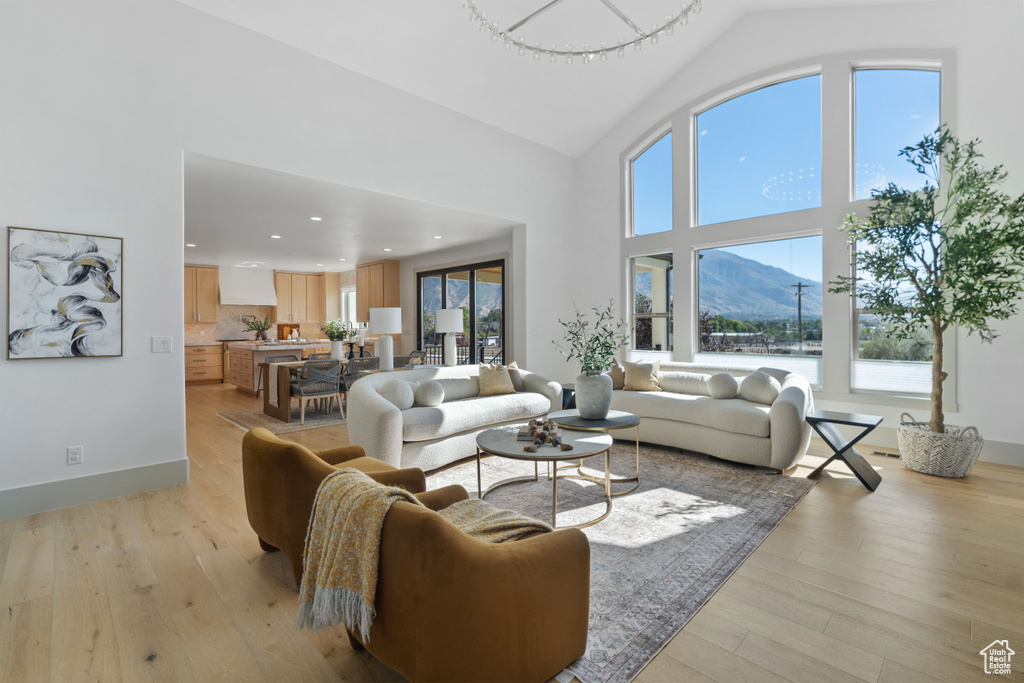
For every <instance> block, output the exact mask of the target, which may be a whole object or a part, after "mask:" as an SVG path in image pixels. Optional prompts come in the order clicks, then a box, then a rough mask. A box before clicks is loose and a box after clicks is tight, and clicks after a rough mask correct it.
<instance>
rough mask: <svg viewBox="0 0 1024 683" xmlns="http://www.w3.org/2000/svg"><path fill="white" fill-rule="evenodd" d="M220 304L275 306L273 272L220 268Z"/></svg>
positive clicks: (257, 269) (260, 269)
mask: <svg viewBox="0 0 1024 683" xmlns="http://www.w3.org/2000/svg"><path fill="white" fill-rule="evenodd" d="M220 303H221V304H222V305H227V306H232V305H233V306H276V305H277V292H276V291H275V290H274V271H273V270H265V269H263V268H235V267H229V268H225V267H221V268H220Z"/></svg>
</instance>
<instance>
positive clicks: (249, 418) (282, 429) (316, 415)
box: [217, 406, 345, 434]
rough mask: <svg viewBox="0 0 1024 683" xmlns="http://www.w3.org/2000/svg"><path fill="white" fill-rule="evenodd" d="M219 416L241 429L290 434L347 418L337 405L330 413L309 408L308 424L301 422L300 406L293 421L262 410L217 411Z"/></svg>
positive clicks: (294, 414)
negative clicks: (342, 414) (258, 429)
mask: <svg viewBox="0 0 1024 683" xmlns="http://www.w3.org/2000/svg"><path fill="white" fill-rule="evenodd" d="M217 417H221V418H224V419H225V420H227V421H228V422H230V423H231V424H233V425H235V426H236V427H238V428H239V429H243V430H245V431H249V430H250V429H252V428H253V427H263V428H265V429H269V430H270V431H271V432H273V433H274V434H288V433H290V432H301V431H303V430H305V429H320V428H321V427H336V426H337V425H343V424H345V419H344V418H342V417H340V416H339V415H338V408H337V406H335V408H334V410H333V411H331V413H330V414H327V413H322V412H320V411H318V410H312V409H309V408H307V410H306V424H299V408H298V406H295V407H294V408H292V421H291V422H282V421H281V420H278V419H276V418H273V417H270V416H269V415H267V414H266V413H264V412H263V411H262V410H258V409H251V410H232V411H229V412H226V413H217Z"/></svg>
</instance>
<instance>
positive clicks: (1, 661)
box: [0, 595, 53, 683]
mask: <svg viewBox="0 0 1024 683" xmlns="http://www.w3.org/2000/svg"><path fill="white" fill-rule="evenodd" d="M51 602H52V601H51V598H50V596H49V595H46V596H43V597H38V598H35V599H33V600H26V601H23V602H20V603H17V604H8V605H5V606H4V612H3V614H2V615H0V681H19V682H24V683H32V682H34V681H38V682H39V683H45V682H46V681H49V680H50V647H51V644H50V622H51V619H52V618H53V605H52V604H51Z"/></svg>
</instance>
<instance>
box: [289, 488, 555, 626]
mask: <svg viewBox="0 0 1024 683" xmlns="http://www.w3.org/2000/svg"><path fill="white" fill-rule="evenodd" d="M399 500H404V501H406V502H408V503H412V504H413V505H422V503H420V502H419V501H418V500H417V499H416V497H415V496H413V495H412V494H411V493H409V492H408V491H406V490H405V489H401V488H397V487H391V486H383V485H381V484H378V483H377V482H375V481H374V480H372V479H370V478H369V477H368V476H366V475H365V474H364V473H362V472H360V471H359V470H354V469H346V468H343V469H339V470H338V471H337V472H332V473H331V474H330V475H328V476H327V477H326V478H325V479H324V480H323V481H322V482H321V483H320V488H319V489H318V490H317V493H316V500H315V501H314V503H313V514H312V516H311V517H310V520H309V529H308V531H307V532H306V548H305V551H304V553H303V574H302V586H301V587H300V588H299V616H298V619H297V620H296V626H297V627H298V628H311V629H313V630H314V631H319V630H320V629H322V628H326V627H328V626H334V625H335V624H339V623H341V624H344V625H345V626H346V627H347V628H348V629H349V630H350V631H355V630H356V629H358V630H359V636H360V638H361V639H362V640H363V641H364V642H366V641H368V640H369V637H370V626H371V625H372V624H373V618H374V616H376V611H375V609H374V606H373V601H374V597H375V596H376V594H377V570H378V559H379V557H380V535H381V530H382V529H383V528H384V517H385V516H386V515H387V514H388V510H390V509H391V505H392V504H393V503H394V502H395V501H399ZM439 514H440V515H441V516H442V517H444V518H446V519H447V520H448V521H449V522H451V523H452V524H454V525H455V526H457V527H458V528H460V529H462V531H464V532H466V533H468V534H470V535H471V536H474V537H475V538H478V539H480V540H482V541H485V542H487V543H501V542H503V541H514V540H516V539H518V538H521V537H522V536H524V535H526V534H530V533H533V532H535V531H550V530H551V527H550V526H548V525H547V524H544V523H543V522H539V521H537V520H535V519H531V518H529V517H524V516H522V515H520V514H518V513H515V512H512V511H511V510H499V509H497V508H495V507H494V506H493V505H491V504H490V503H486V502H484V501H482V500H478V499H475V498H470V499H467V500H461V501H459V502H457V503H454V504H452V505H449V506H448V507H447V508H445V509H443V510H441V511H440V513H439Z"/></svg>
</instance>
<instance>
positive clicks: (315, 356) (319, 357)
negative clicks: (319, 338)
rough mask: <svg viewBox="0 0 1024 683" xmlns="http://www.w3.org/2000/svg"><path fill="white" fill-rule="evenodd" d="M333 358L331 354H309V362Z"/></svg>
mask: <svg viewBox="0 0 1024 683" xmlns="http://www.w3.org/2000/svg"><path fill="white" fill-rule="evenodd" d="M330 357H331V352H330V351H328V352H326V353H311V354H309V360H327V359H328V358H330Z"/></svg>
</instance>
